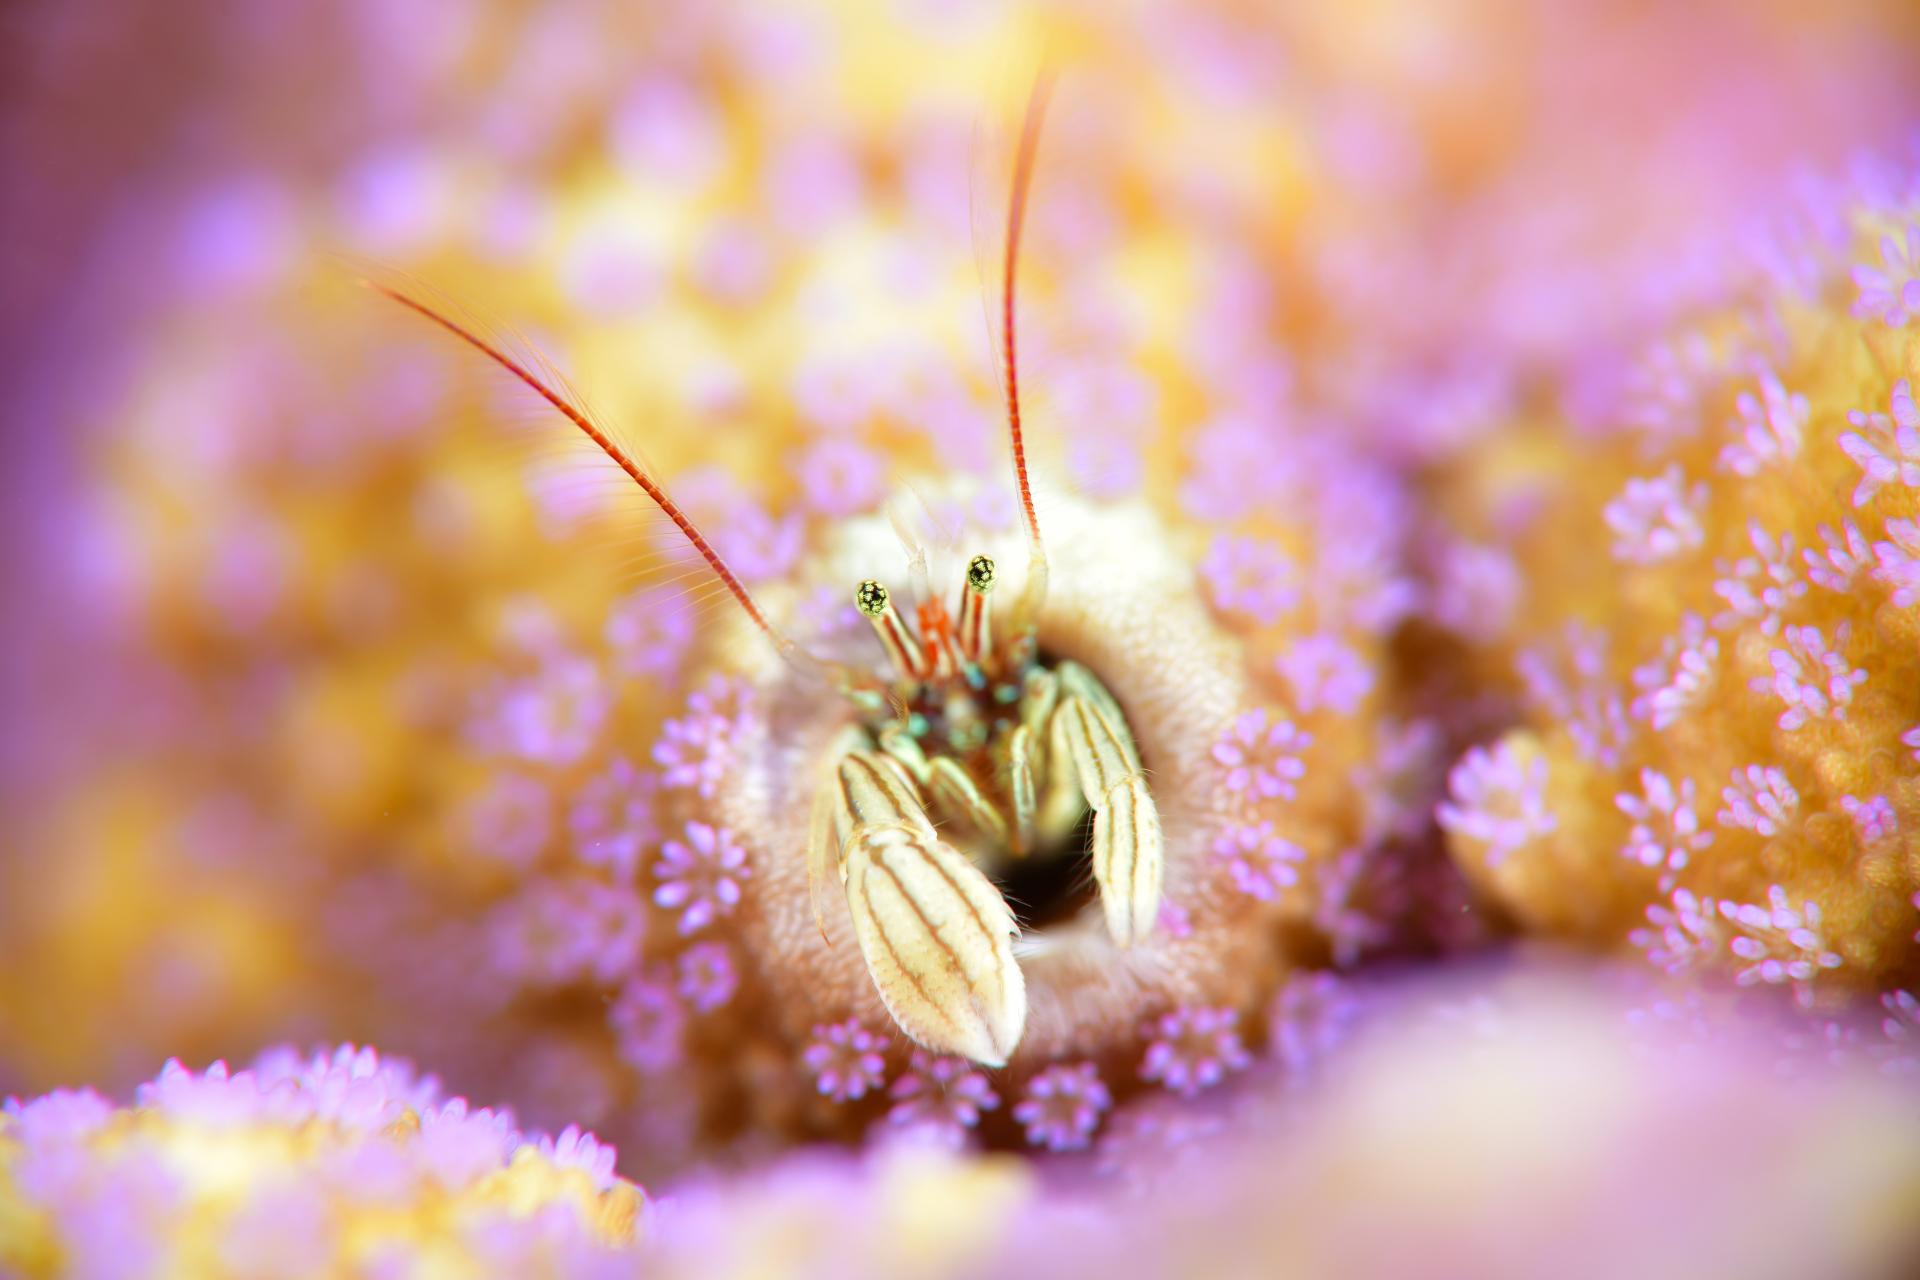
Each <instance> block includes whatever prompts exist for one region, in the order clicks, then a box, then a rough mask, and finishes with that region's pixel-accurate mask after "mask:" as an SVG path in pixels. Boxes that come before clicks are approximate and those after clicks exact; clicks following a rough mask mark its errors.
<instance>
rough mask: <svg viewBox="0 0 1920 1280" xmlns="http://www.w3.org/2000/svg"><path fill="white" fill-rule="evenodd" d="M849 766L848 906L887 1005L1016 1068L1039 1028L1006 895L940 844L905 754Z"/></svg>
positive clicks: (843, 799)
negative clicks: (1032, 1017) (1026, 1034)
mask: <svg viewBox="0 0 1920 1280" xmlns="http://www.w3.org/2000/svg"><path fill="white" fill-rule="evenodd" d="M837 773H838V780H839V787H838V797H837V798H838V806H837V808H838V822H839V830H840V832H841V834H842V836H843V843H842V844H841V847H840V861H841V873H842V875H843V876H844V877H845V881H846V891H847V909H848V912H849V914H850V915H851V916H852V917H853V932H854V937H855V938H856V939H857V940H858V941H859V943H860V954H861V956H862V958H864V959H865V960H866V963H867V972H868V973H869V974H870V975H872V977H873V985H874V987H875V988H876V989H877V990H878V991H879V992H880V999H881V1001H882V1002H883V1003H884V1004H885V1005H886V1006H887V1012H888V1013H890V1014H892V1015H893V1020H894V1021H895V1022H896V1023H898V1024H899V1026H900V1029H901V1030H902V1031H904V1032H906V1033H907V1035H909V1036H911V1037H912V1038H913V1039H914V1040H916V1041H918V1042H919V1043H920V1044H923V1045H925V1046H926V1047H927V1048H929V1049H932V1050H934V1051H935V1052H938V1053H949V1054H957V1055H959V1056H961V1057H965V1058H971V1059H972V1060H973V1061H975V1062H979V1063H982V1064H984V1065H986V1066H990V1067H998V1066H1004V1065H1005V1064H1006V1061H1007V1058H1008V1057H1009V1056H1011V1054H1012V1053H1013V1050H1014V1046H1016V1045H1018V1044H1019V1043H1020V1035H1021V1033H1022V1031H1024V1030H1025V1029H1026V1024H1027V987H1026V980H1025V979H1024V978H1023V977H1022V975H1021V973H1020V966H1019V964H1018V962H1016V961H1015V960H1014V958H1013V939H1014V936H1015V935H1016V934H1017V933H1018V932H1019V926H1018V925H1017V924H1015V923H1014V919H1013V912H1012V911H1011V910H1010V909H1009V908H1008V907H1007V902H1006V899H1005V898H1002V897H1001V896H1000V891H999V890H998V889H996V888H994V887H993V882H992V881H990V880H988V879H987V877H986V875H985V874H984V873H983V872H982V871H981V870H980V869H979V868H978V867H976V866H974V865H973V863H972V862H971V861H969V860H968V858H967V857H966V855H964V854H962V853H961V852H960V851H959V850H958V849H955V848H954V847H953V846H951V845H949V844H947V843H945V842H944V841H942V840H941V839H940V837H939V836H938V834H937V833H936V832H935V831H934V828H933V824H932V823H930V822H929V821H927V815H926V809H925V807H924V805H923V803H922V801H921V798H920V796H919V794H918V793H917V790H916V788H915V786H914V783H913V779H912V778H911V777H909V776H908V775H907V772H906V770H905V769H904V768H902V767H901V766H900V765H899V764H898V763H897V762H896V761H894V760H893V759H891V758H890V757H887V756H884V755H880V754H878V753H876V752H866V751H855V752H851V753H849V754H848V755H847V756H846V757H845V758H843V759H842V760H841V761H840V764H839V768H838V771H837Z"/></svg>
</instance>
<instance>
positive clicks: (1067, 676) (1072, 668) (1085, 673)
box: [1054, 660, 1140, 773]
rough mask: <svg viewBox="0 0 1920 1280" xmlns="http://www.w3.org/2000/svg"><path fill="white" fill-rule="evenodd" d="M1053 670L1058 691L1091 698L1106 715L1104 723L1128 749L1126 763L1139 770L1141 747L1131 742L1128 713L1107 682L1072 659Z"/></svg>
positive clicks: (1089, 699)
mask: <svg viewBox="0 0 1920 1280" xmlns="http://www.w3.org/2000/svg"><path fill="white" fill-rule="evenodd" d="M1054 670H1055V674H1056V675H1057V676H1058V678H1059V681H1060V692H1061V694H1063V695H1066V694H1077V695H1078V696H1080V697H1082V698H1085V699H1086V700H1087V701H1088V702H1091V703H1092V704H1093V705H1094V707H1095V709H1097V710H1098V711H1099V712H1100V714H1101V715H1103V716H1105V717H1106V720H1107V724H1108V725H1109V726H1111V727H1112V729H1113V731H1114V734H1115V735H1116V736H1117V737H1118V738H1119V739H1120V749H1121V750H1122V751H1124V752H1126V753H1127V763H1128V764H1130V765H1132V766H1133V768H1134V771H1135V772H1136V773H1137V772H1139V769H1140V749H1139V748H1138V747H1136V746H1134V744H1133V733H1132V732H1131V731H1130V730H1129V729H1128V728H1127V717H1126V716H1125V715H1124V714H1122V712H1121V710H1120V703H1119V701H1118V700H1116V699H1115V698H1114V696H1113V694H1112V693H1110V692H1108V690H1107V686H1106V685H1104V684H1102V683H1100V677H1099V676H1096V675H1094V674H1093V672H1091V671H1089V670H1087V669H1086V668H1085V667H1083V666H1081V665H1080V664H1079V663H1077V662H1073V661H1071V660H1069V661H1066V662H1062V663H1061V664H1060V665H1059V666H1058V667H1056V668H1055V669H1054Z"/></svg>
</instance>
